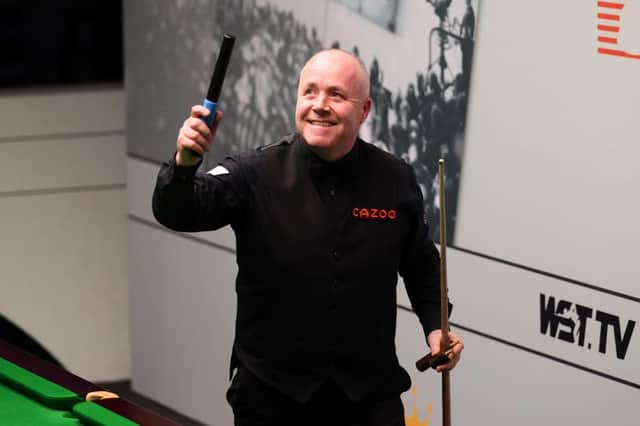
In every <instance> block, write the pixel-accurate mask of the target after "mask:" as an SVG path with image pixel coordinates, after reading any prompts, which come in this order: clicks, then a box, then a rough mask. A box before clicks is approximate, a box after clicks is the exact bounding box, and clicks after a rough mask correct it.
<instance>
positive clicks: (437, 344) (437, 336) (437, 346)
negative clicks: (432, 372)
mask: <svg viewBox="0 0 640 426" xmlns="http://www.w3.org/2000/svg"><path fill="white" fill-rule="evenodd" d="M427 343H428V344H429V347H430V348H431V353H432V354H437V353H439V352H440V350H441V347H442V331H441V330H433V331H432V332H430V333H429V335H428V336H427ZM452 345H453V346H452ZM449 347H450V348H451V353H450V354H449V361H448V362H446V363H444V364H442V365H439V366H438V367H436V371H437V372H443V371H449V370H451V369H453V367H455V366H456V364H457V363H458V362H459V361H460V354H461V352H462V350H463V349H464V342H463V341H462V339H461V338H460V337H458V335H456V334H455V333H454V332H452V331H450V332H449ZM447 349H448V348H444V349H443V350H444V351H446V350H447Z"/></svg>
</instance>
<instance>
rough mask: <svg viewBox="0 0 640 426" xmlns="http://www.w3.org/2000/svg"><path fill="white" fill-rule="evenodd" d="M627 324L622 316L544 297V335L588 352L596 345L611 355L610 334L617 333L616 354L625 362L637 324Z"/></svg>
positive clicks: (542, 318)
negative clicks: (621, 318) (585, 349)
mask: <svg viewBox="0 0 640 426" xmlns="http://www.w3.org/2000/svg"><path fill="white" fill-rule="evenodd" d="M623 322H624V320H623V321H621V320H620V316H618V315H615V314H612V313H609V312H605V311H601V310H596V309H594V308H591V307H589V306H583V305H579V304H577V303H573V302H570V301H568V300H563V299H556V298H555V297H553V296H547V295H544V294H542V293H540V333H541V334H545V335H549V337H553V338H555V339H559V340H563V341H565V342H567V343H573V344H576V345H578V346H580V347H586V348H587V349H592V348H593V346H594V345H595V347H597V349H598V351H599V352H600V353H602V354H607V353H610V352H611V348H610V347H607V342H608V341H609V340H608V336H609V332H613V342H614V345H615V348H613V349H614V350H615V354H616V356H617V357H618V359H624V357H625V355H626V354H627V349H628V348H629V343H630V342H631V335H632V334H633V329H634V328H635V326H636V322H635V321H633V320H628V321H626V324H623ZM587 336H589V337H590V339H589V338H587ZM594 337H595V339H594V340H595V341H591V339H593V338H594Z"/></svg>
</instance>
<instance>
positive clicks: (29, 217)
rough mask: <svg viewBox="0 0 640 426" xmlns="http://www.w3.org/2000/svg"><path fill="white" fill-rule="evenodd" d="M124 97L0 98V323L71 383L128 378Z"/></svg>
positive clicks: (113, 91)
mask: <svg viewBox="0 0 640 426" xmlns="http://www.w3.org/2000/svg"><path fill="white" fill-rule="evenodd" d="M124 107H125V102H124V92H123V90H122V88H121V87H101V88H82V89H75V90H73V89H65V90H62V89H60V90H54V89H49V90H44V91H27V92H12V93H6V92H5V93H4V94H2V95H1V96H0V121H1V122H2V125H1V126H0V236H1V237H0V259H1V260H0V264H1V265H2V280H0V312H2V314H3V315H5V316H6V317H7V318H8V319H9V320H11V321H12V322H14V323H16V324H17V325H18V326H19V327H21V328H22V329H23V330H25V331H26V332H27V333H29V334H30V335H32V336H33V337H35V339H36V340H38V341H39V342H40V343H42V344H43V345H44V347H45V348H47V349H48V350H49V351H50V352H51V353H52V354H53V355H54V356H55V357H56V358H57V359H58V360H60V361H61V362H62V363H63V365H64V366H65V367H66V368H68V369H69V370H70V371H71V372H73V373H75V374H78V375H80V376H82V377H84V378H86V379H88V380H92V381H110V380H120V379H123V378H128V377H129V375H130V346H129V295H128V288H127V272H126V271H127V252H126V231H127V217H126V185H125V181H126V176H125V118H124V117H125V114H124Z"/></svg>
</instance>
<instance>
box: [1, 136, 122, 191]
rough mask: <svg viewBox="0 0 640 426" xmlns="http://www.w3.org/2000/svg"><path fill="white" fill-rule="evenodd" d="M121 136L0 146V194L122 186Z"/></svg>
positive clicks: (39, 140) (58, 138)
mask: <svg viewBox="0 0 640 426" xmlns="http://www.w3.org/2000/svg"><path fill="white" fill-rule="evenodd" d="M125 151H126V139H125V135H124V132H121V133H118V134H110V135H107V136H92V135H87V134H80V135H70V134H67V135H64V136H58V137H56V136H48V137H47V138H43V139H40V138H37V139H25V140H20V141H15V140H14V141H12V142H4V143H2V142H0V193H4V192H15V191H34V190H38V191H45V190H49V189H61V188H66V189H69V188H85V187H90V186H104V185H124V184H125V180H126V174H125V161H124V158H125Z"/></svg>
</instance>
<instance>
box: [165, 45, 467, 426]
mask: <svg viewBox="0 0 640 426" xmlns="http://www.w3.org/2000/svg"><path fill="white" fill-rule="evenodd" d="M370 110H371V98H370V97H369V78H368V76H367V72H366V69H365V67H364V66H363V64H362V63H361V62H360V60H359V59H358V58H357V57H355V56H353V55H352V54H351V53H348V52H346V51H342V50H339V49H330V50H325V51H321V52H319V53H317V54H316V55H314V56H313V57H312V58H311V59H310V60H309V61H308V62H307V63H306V65H305V66H304V68H303V69H302V71H301V73H300V80H299V84H298V100H297V104H296V111H295V122H296V129H297V131H296V132H294V133H292V134H290V135H287V136H285V137H283V138H282V139H281V140H279V141H276V142H275V143H271V144H269V145H265V146H262V147H260V148H258V149H257V150H255V151H253V152H248V153H243V154H239V155H237V156H234V157H229V158H226V159H225V160H223V161H222V162H221V163H220V164H219V165H218V166H216V167H215V168H214V169H212V170H211V171H209V172H207V173H196V169H197V167H198V165H199V162H200V157H199V156H195V155H193V154H192V153H194V152H195V153H197V154H199V155H202V154H204V153H206V152H208V151H209V150H210V149H211V147H212V143H213V140H214V135H215V131H216V128H217V126H218V125H219V123H220V120H221V119H222V113H221V112H217V113H216V114H217V116H216V120H215V124H214V126H213V128H212V129H209V128H207V126H206V124H204V122H203V121H202V120H201V119H200V118H201V117H203V116H206V115H207V114H209V111H207V110H206V109H205V108H203V107H201V106H194V107H193V108H192V110H191V116H190V117H189V118H187V120H185V122H184V124H183V126H182V128H181V129H180V131H179V134H178V138H177V151H176V154H175V156H174V157H173V158H172V159H171V160H170V161H168V162H166V163H165V164H163V166H162V168H161V170H160V173H159V175H158V180H157V184H156V189H155V192H154V197H153V211H154V214H155V217H156V218H157V220H158V221H159V222H160V223H162V224H164V225H165V226H167V227H169V228H171V229H174V230H177V231H186V232H195V231H205V230H213V229H219V228H221V227H223V226H225V225H231V227H232V228H233V230H234V232H235V234H236V242H237V253H236V256H237V263H238V277H237V280H236V289H237V294H238V307H237V318H236V336H235V341H234V345H233V350H232V365H231V369H232V371H233V370H234V369H236V373H235V375H234V376H233V380H232V383H231V386H230V388H229V391H228V392H227V399H228V401H229V403H230V405H231V407H232V408H233V412H234V418H235V424H236V425H237V426H254V425H278V426H281V425H297V426H299V425H323V426H324V425H331V426H339V425H345V426H347V425H348V426H360V425H361V426H396V425H404V424H405V423H404V412H403V407H402V402H401V400H400V394H401V393H402V392H404V391H406V390H407V389H409V386H410V378H409V375H408V374H407V372H406V371H405V370H404V369H403V368H402V367H401V366H400V365H399V363H398V358H397V356H396V352H395V332H396V313H397V306H396V284H397V277H398V274H400V275H401V276H402V277H403V280H404V284H405V287H406V289H407V293H408V295H409V298H410V300H411V304H412V307H413V309H414V311H415V312H416V314H417V315H418V318H419V320H420V322H421V325H422V327H423V330H424V333H425V336H426V339H427V343H428V344H429V346H430V347H431V350H432V352H438V351H439V350H440V338H441V335H440V331H439V326H440V324H439V321H440V302H439V300H440V290H439V289H440V287H439V257H438V252H437V250H436V248H435V246H434V244H433V242H432V241H430V240H429V238H428V230H427V226H426V224H425V223H424V222H423V210H422V195H421V193H420V189H419V188H418V184H417V182H416V178H415V176H414V174H413V170H412V168H411V167H410V166H409V165H407V164H405V163H404V162H402V161H401V160H399V159H397V158H395V157H393V156H392V155H390V154H387V153H385V152H383V151H381V150H379V149H377V148H375V147H374V146H373V145H371V144H369V143H367V142H364V141H363V140H361V139H359V138H358V131H359V129H360V126H361V125H362V123H363V122H364V121H365V120H366V118H367V116H368V114H369V111H370ZM451 338H452V340H453V341H460V339H459V337H458V336H456V335H455V334H453V333H451ZM463 347H464V345H463V344H462V342H461V341H460V344H458V345H456V346H455V347H454V350H453V352H452V353H451V355H450V359H449V361H448V362H447V363H446V364H444V365H442V366H440V367H438V371H444V370H450V369H451V368H453V367H454V366H455V365H456V363H457V362H458V360H459V358H460V352H461V351H462V349H463Z"/></svg>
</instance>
